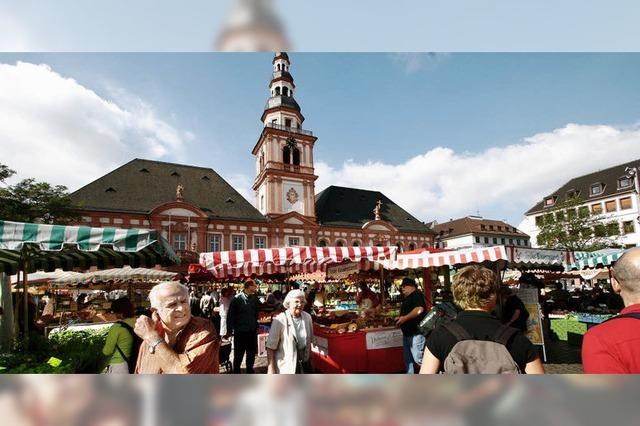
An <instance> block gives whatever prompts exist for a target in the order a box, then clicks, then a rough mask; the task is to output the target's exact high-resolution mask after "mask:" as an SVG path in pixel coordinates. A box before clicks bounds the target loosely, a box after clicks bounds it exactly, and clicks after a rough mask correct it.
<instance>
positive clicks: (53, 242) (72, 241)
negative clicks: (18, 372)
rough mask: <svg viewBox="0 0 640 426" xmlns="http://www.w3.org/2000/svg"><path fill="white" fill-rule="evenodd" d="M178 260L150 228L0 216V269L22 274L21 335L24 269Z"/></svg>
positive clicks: (25, 319) (26, 303)
mask: <svg viewBox="0 0 640 426" xmlns="http://www.w3.org/2000/svg"><path fill="white" fill-rule="evenodd" d="M179 262H180V259H179V258H178V257H177V256H176V255H175V253H174V252H173V250H172V249H171V247H170V246H169V244H168V243H167V241H166V240H164V238H162V237H161V236H160V235H159V234H158V233H157V232H156V231H154V230H149V229H119V228H111V227H106V228H92V227H87V226H65V225H48V224H35V223H21V222H10V221H2V220H0V273H6V274H10V275H13V274H16V273H19V274H20V275H21V281H22V299H23V309H22V312H23V313H22V318H23V321H22V322H23V327H24V328H23V330H24V333H25V336H28V328H29V318H28V312H29V297H28V292H27V289H28V287H29V281H28V276H27V274H28V273H31V272H36V271H46V272H49V271H55V270H56V269H60V270H64V271H73V270H88V269H90V268H97V269H106V268H112V267H123V266H125V265H130V266H132V267H141V266H146V267H155V266H156V265H162V266H168V265H173V264H177V263H179ZM3 298H4V294H3ZM4 303H5V301H4V300H3V305H4ZM16 308H17V306H16Z"/></svg>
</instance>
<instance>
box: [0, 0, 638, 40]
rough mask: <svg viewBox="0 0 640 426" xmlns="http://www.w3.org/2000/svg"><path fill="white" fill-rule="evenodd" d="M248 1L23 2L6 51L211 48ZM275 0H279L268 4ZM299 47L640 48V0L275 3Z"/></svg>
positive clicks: (7, 34) (3, 12)
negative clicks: (234, 9) (238, 4)
mask: <svg viewBox="0 0 640 426" xmlns="http://www.w3.org/2000/svg"><path fill="white" fill-rule="evenodd" d="M233 1H240V0H186V1H181V2H176V1H174V0H136V1H129V0H110V1H86V0H56V1H49V0H20V1H14V2H5V4H3V5H2V6H0V49H2V50H5V51H15V50H26V51H208V50H211V49H212V46H213V44H214V43H213V40H214V39H215V38H216V37H217V35H218V34H219V32H220V30H221V28H222V27H223V25H224V23H225V22H226V20H227V19H228V16H229V11H230V10H231V4H232V2H233ZM263 1H267V2H270V1H271V0H263ZM271 3H273V6H274V9H275V13H276V15H277V16H278V17H279V18H280V20H281V21H282V22H283V24H284V28H285V30H286V32H287V34H288V35H289V39H290V41H291V43H292V45H293V48H294V49H296V50H298V51H634V50H635V51H637V50H638V49H639V48H640V26H639V25H637V23H638V22H639V21H640V6H638V2H637V1H636V0H608V1H606V2H605V1H600V0H562V1H557V0H537V1H514V0H482V1H478V0H448V1H443V0H396V1H394V2H392V3H390V2H388V1H382V0H353V1H344V0H324V1H322V2H304V1H299V0H272V1H271Z"/></svg>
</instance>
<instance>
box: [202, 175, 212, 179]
mask: <svg viewBox="0 0 640 426" xmlns="http://www.w3.org/2000/svg"><path fill="white" fill-rule="evenodd" d="M200 179H202V180H211V179H209V176H206V175H205V176H202V177H201V178H200Z"/></svg>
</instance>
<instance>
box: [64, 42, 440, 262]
mask: <svg viewBox="0 0 640 426" xmlns="http://www.w3.org/2000/svg"><path fill="white" fill-rule="evenodd" d="M289 67H290V62H289V57H288V55H287V54H286V53H277V54H276V55H275V57H274V59H273V79H272V80H271V83H270V85H269V91H270V97H269V99H268V101H267V104H266V106H265V109H264V112H263V113H262V117H261V121H262V122H263V124H264V127H263V130H262V132H261V134H260V136H259V137H258V140H257V142H256V144H255V146H254V147H253V150H252V154H253V155H254V156H255V159H256V178H255V181H254V185H253V189H254V191H255V194H256V199H255V206H253V205H251V204H250V203H249V202H248V201H247V200H245V199H244V198H243V197H242V196H241V195H240V194H239V193H238V192H237V191H236V190H235V189H234V188H233V187H231V186H230V185H229V184H228V183H227V182H226V181H225V180H224V179H223V178H222V177H220V176H219V175H218V174H217V173H216V172H215V171H214V170H213V169H210V168H203V167H194V166H188V165H181V164H172V163H165V162H160V161H150V160H142V159H134V160H132V161H130V162H129V163H127V164H124V165H123V166H121V167H119V168H117V169H115V170H113V171H112V172H110V173H108V174H106V175H105V176H103V177H101V178H99V179H97V180H95V181H94V182H91V183H90V184H88V185H86V186H84V187H82V188H80V189H79V190H77V191H76V192H74V193H73V194H72V198H73V200H74V201H75V202H76V203H78V204H79V205H80V206H81V215H82V218H81V224H85V225H91V226H114V227H121V228H130V227H131V228H133V227H135V228H154V229H157V230H159V231H161V232H162V234H163V235H164V236H165V237H166V238H167V239H168V240H169V241H170V243H171V244H172V245H173V247H174V248H175V249H176V250H178V251H181V252H187V253H188V252H203V251H220V250H244V249H252V248H267V247H282V246H297V245H300V246H302V245H319V246H325V245H326V246H347V245H354V246H356V245H357V246H361V245H362V246H364V245H397V246H398V247H400V248H401V249H402V250H413V249H416V248H421V247H428V246H431V245H432V244H433V240H434V235H435V233H434V232H433V231H432V230H431V229H430V228H429V227H428V226H427V225H425V224H424V223H422V222H421V221H419V220H418V219H416V218H415V217H413V216H412V215H410V214H409V213H408V212H406V211H405V210H404V209H402V208H401V207H400V206H398V205H396V204H395V203H394V202H393V201H391V200H390V199H389V198H387V197H386V196H385V195H384V194H382V193H380V192H376V191H367V190H361V189H354V188H343V187H337V186H330V187H329V188H326V189H325V190H324V191H322V192H320V193H319V194H317V195H316V194H315V180H316V179H317V176H316V175H315V169H314V162H313V148H314V145H315V143H316V140H317V138H316V137H315V136H314V135H313V133H312V132H311V131H308V130H306V129H304V128H303V127H302V125H303V122H304V116H303V115H302V111H301V109H300V106H299V105H298V103H297V102H296V100H295V99H294V92H295V90H296V87H295V84H294V80H293V77H292V76H291V74H290V73H289ZM187 253H183V255H186V254H187Z"/></svg>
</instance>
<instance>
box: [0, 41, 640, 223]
mask: <svg viewBox="0 0 640 426" xmlns="http://www.w3.org/2000/svg"><path fill="white" fill-rule="evenodd" d="M290 57H291V61H292V66H291V73H292V75H293V77H294V79H295V82H296V87H297V92H296V96H295V97H296V99H297V101H298V103H299V104H300V106H301V108H302V113H303V114H304V116H305V117H306V121H305V122H304V124H303V127H304V128H305V129H308V130H311V131H313V132H314V135H316V136H317V137H318V141H317V142H316V145H315V152H314V160H315V166H316V174H317V175H318V176H319V179H318V181H317V182H316V193H318V192H319V191H321V190H322V189H324V188H326V187H327V186H328V185H342V186H350V187H356V188H363V189H371V190H379V191H382V192H383V193H385V195H387V196H388V197H389V198H391V199H392V200H394V201H395V202H396V203H397V204H399V205H401V206H402V207H404V208H405V209H407V210H408V211H409V212H410V213H412V214H413V215H415V216H416V217H417V218H419V219H420V220H422V221H431V220H434V219H435V220H438V221H439V222H442V221H446V220H448V219H450V218H458V217H462V216H466V215H469V214H480V215H482V216H484V217H488V218H492V219H503V220H507V221H508V222H509V223H511V224H513V225H516V226H517V225H518V224H519V223H520V221H521V220H522V218H523V213H524V212H525V211H526V210H527V209H529V208H530V207H531V206H533V205H534V204H535V203H536V202H537V201H539V200H540V199H541V198H542V197H544V196H545V195H547V194H549V193H551V192H553V191H554V190H555V189H557V188H558V187H559V186H561V185H562V184H563V183H565V182H566V181H567V180H569V179H571V178H572V177H575V176H579V175H582V174H586V173H590V172H593V171H596V170H598V169H602V168H606V167H609V166H612V165H615V164H619V163H622V162H627V161H629V160H632V159H634V158H637V159H640V72H639V71H640V54H630V53H627V54H613V53H606V54H582V53H574V54H559V53H556V54H552V53H547V54H531V53H530V54H527V53H515V54H506V53H467V54H459V53H448V54H442V53H439V54H428V53H425V54H418V53H359V54H351V53H291V54H290ZM271 59H272V54H268V53H164V54H160V53H144V54H132V53H130V54H127V53H82V54H78V53H66V54H55V53H51V54H49V53H37V54H36V53H13V54H9V53H0V152H2V155H1V156H0V162H2V163H3V164H6V165H8V166H10V167H11V168H12V169H14V170H16V171H17V172H18V175H17V176H16V177H15V178H14V180H13V181H15V180H16V179H22V178H27V177H36V178H38V179H41V180H45V181H48V182H50V183H52V184H64V185H66V186H68V187H69V189H70V190H72V191H73V190H75V189H78V188H79V187H81V186H83V185H85V184H87V183H89V182H91V181H93V180H94V179H96V178H98V177H100V176H102V175H104V174H106V173H108V172H109V171H111V170H113V169H115V168H116V167H118V166H120V165H122V164H124V163H126V162H128V161H130V160H131V159H133V158H147V159H157V160H161V161H169V162H177V163H182V164H191V165H198V166H205V167H211V168H213V169H214V170H216V171H217V172H218V173H219V174H220V175H221V176H222V177H224V178H225V179H226V180H227V181H229V182H230V183H231V184H232V185H233V186H234V187H235V188H236V189H237V190H238V191H239V192H240V193H241V194H243V195H244V196H245V197H246V198H247V199H249V200H250V201H253V200H254V197H253V195H252V190H251V184H252V182H253V178H254V171H255V166H254V159H253V157H252V155H251V149H252V148H253V146H254V145H255V143H256V141H257V138H258V136H259V134H260V131H261V126H262V124H261V122H260V121H259V119H260V115H261V113H262V111H263V108H264V104H265V102H266V100H267V98H268V96H269V92H268V87H267V86H268V83H269V81H270V78H271Z"/></svg>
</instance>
